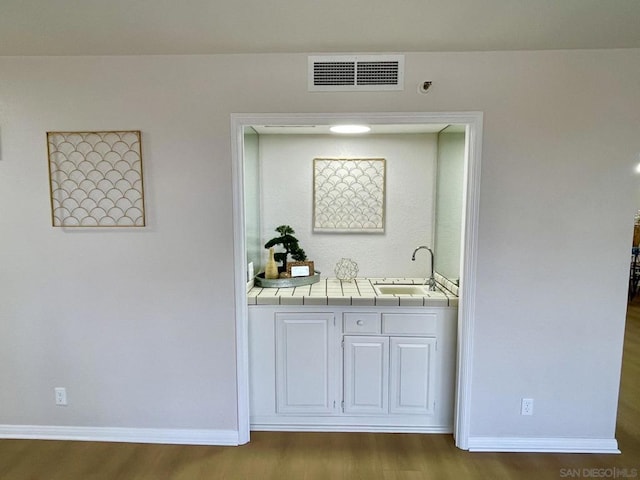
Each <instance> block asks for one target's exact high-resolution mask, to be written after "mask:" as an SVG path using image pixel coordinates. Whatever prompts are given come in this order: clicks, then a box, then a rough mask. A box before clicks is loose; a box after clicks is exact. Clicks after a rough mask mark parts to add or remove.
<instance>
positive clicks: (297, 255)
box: [264, 225, 313, 273]
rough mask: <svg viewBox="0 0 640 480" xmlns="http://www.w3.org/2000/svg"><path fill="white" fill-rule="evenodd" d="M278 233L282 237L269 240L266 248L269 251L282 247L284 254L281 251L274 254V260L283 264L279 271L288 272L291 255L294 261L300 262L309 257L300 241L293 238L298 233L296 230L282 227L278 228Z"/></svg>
mask: <svg viewBox="0 0 640 480" xmlns="http://www.w3.org/2000/svg"><path fill="white" fill-rule="evenodd" d="M276 232H278V233H279V234H280V236H279V237H274V238H272V239H271V240H269V241H268V242H267V243H265V244H264V248H266V249H269V248H272V247H274V246H276V245H282V248H284V252H282V251H280V252H276V253H274V255H273V258H274V260H275V261H276V262H282V265H280V266H279V267H278V271H279V272H286V271H287V262H288V261H289V255H291V258H292V259H293V260H296V261H298V262H302V261H304V260H306V259H307V255H306V254H305V253H304V250H303V249H302V248H300V245H299V244H298V239H297V238H296V237H294V236H293V234H294V233H296V232H295V230H293V228H291V227H290V226H289V225H280V226H279V227H277V228H276ZM312 273H313V272H312Z"/></svg>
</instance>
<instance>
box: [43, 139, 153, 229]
mask: <svg viewBox="0 0 640 480" xmlns="http://www.w3.org/2000/svg"><path fill="white" fill-rule="evenodd" d="M141 136H142V134H141V132H140V131H139V130H117V131H94V132H90V131H86V132H47V154H48V160H49V189H50V200H51V223H52V225H53V226H54V227H144V226H145V211H144V189H143V176H142V147H141V143H142V141H141Z"/></svg>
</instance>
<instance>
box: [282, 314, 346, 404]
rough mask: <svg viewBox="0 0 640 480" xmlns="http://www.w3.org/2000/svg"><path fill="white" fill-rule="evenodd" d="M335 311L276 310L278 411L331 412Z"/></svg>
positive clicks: (333, 397)
mask: <svg viewBox="0 0 640 480" xmlns="http://www.w3.org/2000/svg"><path fill="white" fill-rule="evenodd" d="M333 319H334V316H333V314H332V313H276V320H275V321H276V408H277V412H278V413H301V414H302V413H315V414H321V413H331V412H332V411H333V404H334V399H335V396H334V393H333V390H334V389H333V384H334V380H333V379H334V374H333V370H334V367H333V356H332V355H330V350H329V346H330V343H329V342H330V332H331V331H332V330H331V328H332V326H333Z"/></svg>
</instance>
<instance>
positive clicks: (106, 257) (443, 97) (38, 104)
mask: <svg viewBox="0 0 640 480" xmlns="http://www.w3.org/2000/svg"><path fill="white" fill-rule="evenodd" d="M406 65H407V71H406V88H405V90H404V91H402V92H386V93H382V92H369V93H364V92H358V93H308V92H307V90H306V85H307V83H306V56H305V55H227V56H183V57H175V56H166V57H165V56H149V57H96V58H86V57H73V58H66V57H54V58H37V57H33V58H20V57H8V58H0V135H1V137H0V144H1V147H0V148H1V151H0V206H1V207H0V232H1V237H0V245H1V246H2V248H0V266H1V268H0V292H1V293H0V295H1V297H2V301H1V302H0V382H1V383H2V385H3V388H2V389H0V405H2V408H1V409H0V424H14V425H74V426H82V425H88V426H124V427H152V428H186V429H189V428H193V429H222V430H228V429H231V430H233V429H235V428H236V423H237V417H236V395H235V349H234V344H235V330H234V301H233V298H234V292H233V280H232V278H233V275H234V267H233V262H232V258H233V242H234V239H233V235H232V192H231V159H230V146H231V140H230V132H229V125H230V120H229V116H230V113H231V112H291V113H295V112H349V111H372V112H376V111H425V112H428V111H456V110H458V111H469V110H479V111H483V112H484V119H485V120H484V138H483V159H482V185H481V188H482V190H481V199H480V212H479V218H480V228H479V229H480V232H479V251H478V271H477V280H478V284H477V298H476V310H475V315H474V318H475V330H474V332H473V337H474V341H475V348H474V350H473V359H472V361H473V371H472V380H473V389H472V392H471V402H472V411H471V413H472V417H471V434H472V435H473V436H478V437H492V436H518V437H532V436H533V437H584V438H611V437H612V436H613V435H614V425H615V417H616V403H617V391H618V384H619V370H620V358H621V346H622V338H623V326H624V318H625V307H626V286H627V274H628V257H629V251H628V250H629V245H630V242H631V232H632V219H633V214H634V213H635V210H636V205H635V192H636V189H637V177H635V176H634V174H633V173H632V170H633V166H634V163H636V162H637V161H638V153H639V152H640V136H638V125H639V124H640V96H639V95H638V86H639V85H638V78H640V50H637V49H630V50H615V51H557V52H554V51H547V52H529V53H523V52H504V53H499V52H493V53H447V54H444V53H443V54H439V53H428V54H410V55H407V57H406ZM256 78H258V79H259V81H256ZM424 80H432V81H433V82H434V86H433V87H432V89H431V90H430V92H429V94H428V95H421V94H419V93H417V88H416V86H417V85H418V83H419V82H421V81H424ZM70 129H76V130H84V129H141V130H142V135H143V155H144V164H145V181H146V184H145V191H146V197H147V198H146V200H147V202H146V205H147V208H148V227H146V228H144V229H141V230H130V231H124V230H118V231H104V230H102V231H77V230H76V231H65V230H61V229H54V228H52V227H51V226H50V223H49V201H48V187H47V181H48V178H47V168H46V144H45V132H46V131H47V130H70ZM54 386H66V387H67V388H68V390H69V401H70V405H69V406H68V407H66V408H59V407H55V406H54V405H53V387H54ZM524 396H526V397H533V398H534V399H535V402H536V403H535V415H534V416H532V417H521V416H520V415H519V403H520V398H521V397H524ZM578 399H579V400H580V401H579V402H578V401H577V400H578ZM584 399H586V401H585V400H584Z"/></svg>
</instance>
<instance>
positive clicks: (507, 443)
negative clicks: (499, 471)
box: [468, 437, 621, 454]
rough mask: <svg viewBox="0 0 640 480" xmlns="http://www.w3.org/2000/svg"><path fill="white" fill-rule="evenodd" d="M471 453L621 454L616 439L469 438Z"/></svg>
mask: <svg viewBox="0 0 640 480" xmlns="http://www.w3.org/2000/svg"><path fill="white" fill-rule="evenodd" d="M468 446H469V451H471V452H541V453H542V452H545V453H613V454H617V453H621V452H620V450H619V449H618V441H617V440H616V439H615V438H528V437H469V444H468Z"/></svg>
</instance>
